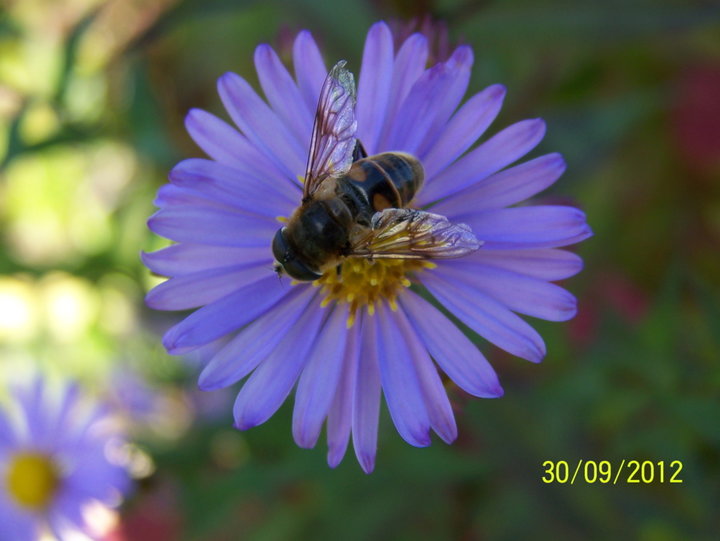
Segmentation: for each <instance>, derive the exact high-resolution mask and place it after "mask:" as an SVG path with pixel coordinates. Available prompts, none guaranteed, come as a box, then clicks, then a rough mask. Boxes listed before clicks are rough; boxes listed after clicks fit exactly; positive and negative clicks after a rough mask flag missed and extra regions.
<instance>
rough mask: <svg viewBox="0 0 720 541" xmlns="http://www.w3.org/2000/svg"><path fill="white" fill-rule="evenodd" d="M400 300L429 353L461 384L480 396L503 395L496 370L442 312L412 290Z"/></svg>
mask: <svg viewBox="0 0 720 541" xmlns="http://www.w3.org/2000/svg"><path fill="white" fill-rule="evenodd" d="M398 302H399V303H400V305H401V306H402V307H403V309H404V311H405V314H406V315H407V317H408V319H409V320H410V322H411V323H412V326H413V327H414V329H415V332H417V334H418V335H419V336H420V339H421V340H422V342H423V344H424V345H425V347H426V348H427V350H428V352H429V353H430V355H432V357H433V359H435V362H436V363H437V364H438V365H439V366H440V368H441V369H442V370H443V372H445V374H447V376H448V377H449V378H450V379H451V380H453V381H454V382H455V383H456V384H457V385H458V387H460V388H461V389H462V390H464V391H465V392H467V393H470V394H471V395H474V396H479V397H481V398H496V397H499V396H502V394H503V390H502V387H501V386H500V382H499V381H498V378H497V375H496V374H495V370H493V368H492V366H491V365H490V363H489V362H488V361H487V359H486V358H485V357H484V356H483V354H482V353H480V351H479V350H478V348H477V347H476V346H475V344H473V343H472V342H471V341H470V339H468V337H467V336H465V335H464V334H463V333H462V332H461V331H460V329H458V328H457V327H456V326H455V325H454V324H453V323H452V322H451V321H450V320H449V319H448V318H447V317H445V315H443V314H442V312H440V311H439V310H438V309H437V308H435V307H434V306H433V305H432V304H430V303H429V302H427V301H426V300H425V299H423V298H422V297H419V296H418V295H416V294H415V293H413V292H412V291H407V292H406V293H405V294H404V295H401V296H400V297H399V298H398Z"/></svg>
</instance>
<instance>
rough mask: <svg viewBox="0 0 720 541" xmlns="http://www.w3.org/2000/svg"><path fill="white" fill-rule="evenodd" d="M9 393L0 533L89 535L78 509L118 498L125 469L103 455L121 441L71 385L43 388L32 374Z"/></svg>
mask: <svg viewBox="0 0 720 541" xmlns="http://www.w3.org/2000/svg"><path fill="white" fill-rule="evenodd" d="M11 399H12V402H11V403H10V406H11V407H10V408H7V409H6V410H5V411H2V410H0V483H1V484H0V539H8V540H10V539H12V540H13V541H35V540H36V539H39V538H40V537H41V535H42V534H43V533H44V532H50V533H51V534H53V535H54V536H55V537H56V538H57V539H60V540H63V539H67V538H69V537H72V536H73V535H74V536H75V537H73V538H74V539H76V538H77V535H78V534H80V533H82V534H85V535H86V536H91V535H92V532H90V531H89V530H88V528H87V526H88V525H87V523H86V520H85V513H86V511H87V510H88V509H89V508H90V506H92V505H98V504H104V505H115V504H117V503H119V501H120V497H121V495H122V494H123V493H124V492H125V491H126V490H127V488H128V486H129V478H128V475H127V472H126V471H125V469H124V468H123V467H122V466H120V465H118V464H115V463H114V462H113V461H112V460H111V459H110V458H108V457H109V456H112V454H113V453H112V451H113V449H114V446H116V445H117V444H118V443H120V442H121V441H122V440H121V439H120V438H119V436H118V435H117V433H116V432H115V431H114V430H111V429H110V427H109V425H108V423H107V422H106V421H107V415H106V413H105V412H104V411H103V410H102V409H100V408H97V407H96V408H92V407H90V406H88V404H86V403H84V402H83V401H81V399H80V394H79V390H78V387H77V386H66V387H64V388H63V389H62V391H61V393H59V394H57V393H51V392H50V391H49V389H47V387H46V385H45V383H44V382H43V380H42V379H40V378H37V379H36V380H35V382H34V383H33V384H32V385H28V386H27V387H22V388H18V389H16V390H15V392H14V393H12V394H11Z"/></svg>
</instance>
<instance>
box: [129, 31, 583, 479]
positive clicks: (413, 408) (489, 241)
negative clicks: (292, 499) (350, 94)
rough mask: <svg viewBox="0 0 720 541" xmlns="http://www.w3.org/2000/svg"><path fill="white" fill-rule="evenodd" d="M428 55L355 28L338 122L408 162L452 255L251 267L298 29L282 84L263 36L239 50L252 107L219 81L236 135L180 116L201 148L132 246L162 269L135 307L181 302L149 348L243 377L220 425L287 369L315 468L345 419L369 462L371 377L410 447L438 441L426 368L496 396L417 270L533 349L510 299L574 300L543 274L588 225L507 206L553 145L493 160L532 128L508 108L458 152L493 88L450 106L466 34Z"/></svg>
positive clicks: (551, 171)
mask: <svg viewBox="0 0 720 541" xmlns="http://www.w3.org/2000/svg"><path fill="white" fill-rule="evenodd" d="M428 54H429V53H428V43H427V39H426V38H425V37H424V36H422V35H420V34H413V35H411V36H410V37H408V38H407V39H406V40H405V41H404V42H403V43H402V44H401V45H400V46H399V47H398V49H397V50H394V46H393V36H392V33H391V31H390V29H389V28H388V26H387V25H386V24H385V23H377V24H375V25H374V26H373V27H372V28H371V29H370V31H369V33H368V36H367V40H366V43H365V50H364V54H363V60H362V65H361V68H360V73H359V83H358V92H357V106H356V117H357V134H356V135H357V138H358V140H360V141H361V142H362V143H363V145H364V147H365V149H366V150H367V152H368V154H370V155H372V154H376V153H379V152H382V151H388V150H393V151H398V150H399V151H405V152H408V153H411V154H413V155H415V156H416V157H417V158H419V160H420V161H421V162H422V164H423V166H424V168H425V185H424V187H423V189H422V190H421V191H420V193H419V194H418V195H417V197H416V199H415V200H414V206H417V207H420V208H431V211H432V212H433V213H438V214H441V215H444V216H447V217H448V218H449V219H450V220H451V221H452V222H454V223H465V224H468V225H469V226H470V227H471V228H472V231H473V233H474V234H475V236H476V237H477V238H478V239H480V240H481V241H483V245H482V248H481V249H480V250H478V251H476V252H474V253H473V254H472V255H469V256H466V257H463V258H460V259H456V260H443V261H436V262H434V263H430V262H423V263H418V262H416V261H407V260H376V261H374V262H368V261H366V260H363V259H357V258H351V259H348V260H346V262H345V263H343V265H342V272H341V273H340V274H337V273H336V272H335V271H332V272H326V273H325V274H324V275H323V276H322V278H321V279H319V280H317V281H315V282H313V283H299V284H295V283H293V284H290V283H288V281H287V280H283V281H281V280H278V278H277V276H275V275H274V274H273V273H272V272H271V270H270V269H271V268H272V255H271V251H270V242H271V240H272V238H273V235H274V234H275V231H276V230H277V228H278V226H279V224H278V221H277V220H278V218H279V217H287V216H289V215H290V214H291V213H292V212H293V210H294V209H295V208H296V207H297V206H298V205H299V203H300V199H301V185H300V184H299V183H298V181H297V178H298V177H299V176H301V175H302V174H303V172H304V168H305V161H306V157H307V154H308V148H309V145H310V134H311V130H312V123H313V115H314V113H315V109H316V107H317V103H318V96H319V94H320V88H321V86H322V84H323V81H324V79H325V77H326V75H327V68H326V65H325V64H324V62H323V60H322V57H321V54H320V51H319V50H318V48H317V46H316V44H315V42H314V41H313V39H312V37H311V35H310V34H309V33H308V32H301V33H300V34H299V35H298V36H297V38H296V39H295V43H294V49H293V63H294V66H295V79H293V77H292V76H291V75H290V74H289V73H288V71H287V70H286V69H285V67H284V66H283V65H282V64H281V62H280V60H279V58H278V56H277V55H276V53H275V52H274V51H273V49H272V48H270V47H269V46H268V45H260V46H259V47H258V48H257V50H256V52H255V65H256V68H257V72H258V76H259V80H260V84H261V86H262V89H263V92H264V94H265V96H266V98H267V103H266V102H265V101H263V100H262V99H261V98H260V97H259V96H258V95H257V94H256V93H255V92H254V91H253V90H252V88H251V87H250V85H249V84H248V83H247V82H246V81H245V80H244V79H242V78H241V77H239V76H238V75H235V74H234V73H227V74H225V75H223V76H222V77H221V78H220V80H219V82H218V89H219V93H220V97H221V99H222V101H223V104H224V105H225V108H226V109H227V111H228V113H229V114H230V117H231V118H232V120H233V121H234V122H235V124H236V125H237V127H238V128H239V130H240V131H238V130H237V129H236V128H234V127H231V126H230V125H228V124H226V123H225V122H224V121H222V120H220V119H219V118H217V117H215V116H213V115H211V114H209V113H207V112H204V111H201V110H192V111H190V113H189V114H188V116H187V119H186V126H187V129H188V131H189V132H190V135H191V136H192V137H193V139H194V140H195V142H196V143H197V144H198V145H199V146H200V147H201V148H202V149H203V150H204V151H205V152H206V153H207V154H208V155H209V156H210V159H189V160H185V161H183V162H181V163H179V164H178V165H177V166H176V167H175V168H174V169H173V170H172V171H171V173H170V183H169V184H168V185H165V186H163V187H162V188H161V189H160V190H159V192H158V196H157V200H156V203H157V205H158V206H159V207H160V210H159V211H158V212H157V213H156V214H155V215H154V216H152V217H151V219H150V220H149V227H150V229H152V230H153V231H154V232H155V233H157V234H159V235H162V236H164V237H167V238H169V239H171V240H173V241H176V244H174V245H172V246H169V247H168V248H165V249H162V250H160V251H157V252H154V253H150V254H144V256H143V257H144V261H145V263H146V264H147V266H148V267H149V268H150V269H151V270H152V271H154V272H156V273H158V274H161V275H165V276H169V277H170V279H169V280H167V281H166V282H164V283H163V284H160V285H159V286H157V287H156V288H154V289H153V290H152V291H151V292H150V293H149V294H148V296H147V303H148V304H149V305H150V306H151V307H153V308H156V309H161V310H185V309H191V308H198V307H199V309H198V310H197V311H195V312H194V313H193V314H191V315H190V316H188V317H187V318H186V319H184V320H183V321H182V322H180V323H179V324H177V325H175V326H174V327H173V328H171V329H170V330H169V331H168V332H167V333H166V334H165V337H164V340H163V341H164V344H165V347H166V348H167V349H168V351H169V352H170V353H173V354H185V353H188V352H191V351H198V352H200V353H201V354H202V355H204V356H205V357H206V358H207V359H208V362H207V364H206V366H205V368H204V370H203V371H202V373H201V375H200V382H199V384H200V386H201V387H202V388H203V389H207V390H210V389H217V388H221V387H225V386H228V385H231V384H233V383H235V382H237V381H239V380H241V379H242V378H245V377H246V376H249V377H248V379H247V380H246V381H245V383H244V385H243V387H242V389H241V390H240V392H239V394H238V397H237V400H236V402H235V407H234V416H235V425H236V426H237V427H238V428H240V429H247V428H250V427H253V426H256V425H258V424H260V423H263V422H265V421H266V420H267V419H268V418H269V417H270V416H272V415H273V413H274V412H275V411H276V410H277V409H278V408H279V407H280V405H281V404H282V403H283V402H284V400H285V399H286V398H287V396H288V395H289V394H290V392H291V390H292V389H293V387H294V386H295V385H296V384H297V387H296V391H295V408H294V414H293V423H292V425H293V426H292V432H293V436H294V438H295V441H296V442H297V444H298V445H300V446H301V447H313V446H314V445H315V443H316V441H317V439H318V437H319V434H320V431H321V428H322V425H323V423H325V424H326V431H327V441H328V448H329V450H328V462H329V464H330V465H331V466H335V465H337V464H338V463H339V462H340V460H341V459H342V457H343V456H344V454H345V451H346V447H347V445H348V442H349V438H350V435H351V434H352V440H353V445H354V448H355V453H356V455H357V457H358V460H359V462H360V465H361V467H362V468H363V470H364V471H366V472H370V471H372V469H373V468H374V462H375V454H376V447H377V428H378V414H379V407H380V396H381V392H382V394H384V396H385V400H386V402H387V405H388V409H389V411H390V415H391V417H392V419H393V421H394V423H395V426H396V427H397V430H398V431H399V433H400V435H401V436H402V437H403V438H404V439H405V440H406V441H407V442H409V443H410V444H412V445H416V446H426V445H429V444H430V429H431V428H432V429H433V430H434V431H435V432H436V433H437V434H438V435H439V436H440V438H442V439H443V440H444V441H446V442H452V441H453V440H454V439H455V437H456V435H457V428H456V425H455V420H454V417H453V412H452V409H451V406H450V402H449V400H448V397H447V395H446V392H445V389H444V387H443V384H442V381H441V379H440V376H439V373H438V367H439V368H440V370H442V371H443V372H444V373H445V374H446V375H447V376H448V377H449V378H450V379H451V380H453V381H454V382H455V383H456V384H457V385H458V386H459V387H460V388H462V389H463V390H465V391H466V392H468V393H470V394H472V395H474V396H478V397H487V398H490V397H497V396H500V395H501V394H502V392H503V391H502V388H501V387H500V384H499V382H498V379H497V377H496V375H495V372H494V371H493V369H492V367H491V366H490V365H489V363H488V362H487V360H486V359H485V357H484V356H483V355H482V353H480V351H478V349H477V347H476V346H475V345H474V344H473V343H472V342H471V341H470V339H468V338H467V337H466V336H465V335H464V334H463V333H462V332H461V331H460V330H459V329H458V328H457V327H456V326H455V325H454V324H453V323H452V322H451V321H450V320H449V319H448V318H447V317H446V316H445V315H444V314H443V313H442V312H441V311H440V310H439V309H438V308H436V307H435V306H434V305H433V304H431V303H430V302H428V301H427V300H425V298H423V297H422V296H420V295H418V294H417V293H416V292H415V291H413V289H416V288H409V287H408V286H411V285H412V284H421V285H422V286H424V288H426V290H427V291H428V292H429V293H430V294H432V296H433V297H434V298H435V300H437V301H438V302H439V303H441V304H442V305H444V307H445V308H446V309H447V310H448V311H450V312H452V313H453V314H454V315H455V316H456V317H457V318H458V319H459V320H460V321H462V322H463V323H464V324H465V325H467V326H468V327H469V328H471V329H473V330H474V331H476V332H477V333H478V334H480V335H481V336H483V337H484V338H486V339H487V340H488V341H490V342H492V343H494V344H496V345H497V346H499V347H501V348H502V349H504V350H506V351H508V352H510V353H512V354H514V355H517V356H519V357H522V358H524V359H528V360H530V361H533V362H538V361H540V360H541V359H542V358H543V356H544V355H545V345H544V343H543V340H542V338H541V337H540V336H539V335H538V333H537V332H536V331H535V330H534V329H533V328H532V327H531V326H530V325H529V324H528V323H526V322H525V321H524V320H523V319H522V318H520V317H519V316H518V315H516V314H515V312H517V313H520V314H524V315H530V316H534V317H538V318H542V319H547V320H553V321H561V320H567V319H569V318H571V317H573V315H574V314H575V299H574V297H573V296H572V295H570V294H569V293H568V292H567V291H565V290H564V289H562V288H560V287H558V286H557V285H554V284H551V283H549V282H550V281H553V280H560V279H563V278H567V277H569V276H572V275H574V274H575V273H577V272H578V271H579V270H580V268H581V266H582V263H581V260H580V258H579V257H578V256H576V255H574V254H572V253H570V252H567V251H563V250H558V249H557V248H558V247H561V246H566V245H568V244H573V243H576V242H579V241H581V240H583V239H585V238H587V237H588V236H590V234H591V232H590V229H589V227H588V226H587V224H586V222H585V216H584V215H583V213H582V212H581V211H579V210H578V209H576V208H572V207H565V206H512V205H515V204H516V203H519V202H521V201H523V200H525V199H527V198H529V197H531V196H533V195H535V194H536V193H538V192H540V191H541V190H543V189H545V188H547V187H548V186H550V185H551V184H552V183H553V182H554V181H555V180H556V179H557V178H558V177H559V176H560V175H561V174H562V172H563V171H564V169H565V164H564V162H563V159H562V157H561V156H560V155H558V154H548V155H545V156H541V157H539V158H535V159H533V160H530V161H527V162H525V163H521V164H519V165H515V166H512V167H508V166H510V165H511V164H513V163H514V162H516V161H517V160H518V159H519V158H521V157H522V156H524V155H525V154H526V153H527V152H529V151H530V150H531V149H532V148H533V147H535V145H537V144H538V142H539V141H540V140H541V139H542V137H543V135H544V131H545V124H544V123H543V121H542V120H539V119H535V120H525V121H522V122H518V123H517V124H514V125H512V126H510V127H508V128H506V129H504V130H502V131H500V132H499V133H497V134H496V135H494V136H493V137H490V138H488V139H486V140H485V141H484V142H482V143H481V144H479V145H478V146H477V147H476V148H474V149H472V150H469V149H470V148H471V147H472V146H473V145H474V144H475V142H476V141H477V140H478V138H479V137H480V136H481V135H482V134H483V133H484V132H485V130H486V129H487V128H488V126H489V125H490V123H491V122H492V121H493V119H494V118H495V117H496V115H497V114H498V112H499V110H500V107H501V104H502V101H503V97H504V95H505V89H504V88H503V87H502V86H500V85H493V86H490V87H488V88H486V89H485V90H483V91H481V92H479V93H478V94H475V95H473V96H472V97H470V98H469V99H468V100H467V101H466V102H465V103H464V104H463V105H461V106H460V107H459V108H458V106H459V105H460V102H461V100H462V98H463V95H464V94H465V91H466V89H467V86H468V81H469V78H470V68H471V65H472V62H473V54H472V51H471V49H470V48H469V47H467V46H460V47H458V48H457V49H455V51H454V52H453V53H452V54H451V55H450V57H449V59H448V60H447V61H446V62H443V63H440V64H437V65H435V66H433V67H430V68H429V69H427V68H426V65H427V58H428ZM468 150H469V151H468ZM506 167H507V168H506Z"/></svg>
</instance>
